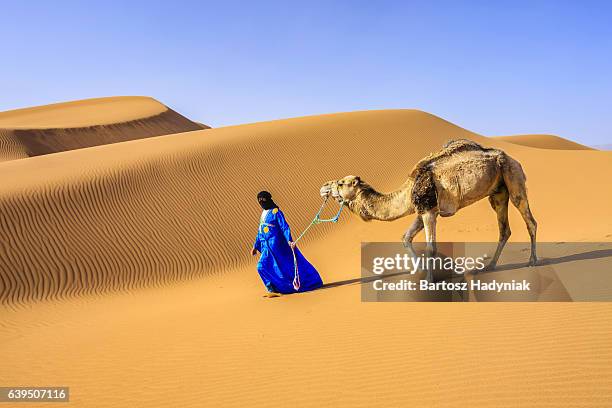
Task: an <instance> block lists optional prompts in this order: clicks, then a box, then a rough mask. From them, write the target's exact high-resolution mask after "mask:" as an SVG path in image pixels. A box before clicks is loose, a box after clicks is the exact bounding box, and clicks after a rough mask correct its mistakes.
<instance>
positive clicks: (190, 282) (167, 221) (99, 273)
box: [0, 110, 612, 407]
mask: <svg viewBox="0 0 612 408" xmlns="http://www.w3.org/2000/svg"><path fill="white" fill-rule="evenodd" d="M204 136H206V137H204ZM460 137H465V138H470V139H472V140H475V141H477V142H479V143H482V144H484V145H487V146H494V147H498V148H502V149H504V150H506V151H507V152H508V153H509V154H511V155H512V156H513V157H515V158H517V159H518V160H520V162H521V163H522V165H523V167H524V169H525V172H526V173H527V176H528V188H529V195H530V201H531V205H532V210H533V212H534V215H535V217H536V219H537V220H538V222H539V239H540V240H541V241H611V240H612V235H611V231H612V221H611V219H612V218H611V217H610V216H611V215H612V214H611V212H612V210H611V209H610V206H609V205H606V204H605V203H607V202H609V200H610V199H612V186H610V184H609V182H608V181H609V180H608V178H609V172H610V165H611V164H612V162H611V161H610V158H611V157H612V156H611V154H612V153H609V152H600V151H590V150H583V151H569V150H553V149H535V148H533V147H529V146H523V145H521V144H514V143H508V142H507V141H505V140H504V139H501V138H487V137H484V136H480V135H477V134H474V133H471V132H469V131H467V130H465V129H462V128H459V127H457V126H455V125H453V124H451V123H449V122H446V121H444V120H442V119H440V118H438V117H435V116H433V115H430V114H427V113H424V112H420V111H413V110H390V111H369V112H354V113H342V114H332V115H321V116H314V117H304V118H296V119H288V120H279V121H273V122H263V123H255V124H249V125H242V126H232V127H226V128H218V129H211V130H206V131H196V132H188V133H183V134H174V135H171V136H159V137H151V138H147V139H139V140H133V141H127V142H123V143H115V144H107V145H102V146H97V147H92V148H89V149H80V150H71V151H65V152H60V153H56V154H49V155H45V156H39V157H32V158H29V159H27V160H14V161H7V162H4V163H0V186H2V187H0V231H1V232H2V240H3V242H2V246H0V251H2V256H1V257H0V300H1V302H2V306H0V308H1V310H2V311H1V313H0V345H1V346H2V349H3V351H4V352H5V355H6V357H5V364H7V366H8V367H11V370H10V371H6V370H4V371H3V372H1V373H0V382H1V383H3V384H25V383H32V384H67V385H70V386H71V387H72V389H73V395H74V398H73V403H74V405H76V406H108V407H110V406H160V407H161V406H185V407H186V406H208V405H212V404H215V405H223V406H245V405H246V406H284V405H286V404H287V401H290V402H291V404H292V405H296V406H315V405H317V406H329V405H332V406H353V407H354V406H364V407H365V406H367V407H371V406H390V405H391V406H406V405H411V406H423V407H431V406H456V404H457V403H458V402H461V403H466V404H471V405H473V406H508V407H511V406H517V405H521V406H575V405H580V406H605V405H606V404H607V402H608V401H609V400H610V398H611V397H612V393H611V391H610V388H609V381H610V376H611V374H612V372H611V369H610V367H612V347H610V341H609V335H610V327H611V323H612V320H611V318H610V316H612V314H611V313H610V312H611V311H612V310H611V308H610V306H609V305H607V304H599V305H598V304H588V303H585V304H561V305H554V304H519V305H513V304H499V305H490V304H487V305H482V304H466V305H456V304H454V305H453V304H451V305H440V304H418V303H411V304H408V303H398V304H366V303H361V302H360V300H359V299H360V298H359V285H358V284H357V283H356V281H355V278H358V277H359V268H360V267H359V263H360V254H359V248H360V243H361V242H362V241H389V240H397V239H399V237H400V236H401V234H402V233H403V231H404V230H405V229H406V228H407V226H408V225H409V223H410V221H411V219H406V220H400V221H396V222H393V223H376V222H371V223H364V222H362V221H360V220H358V219H357V218H356V217H355V216H352V215H349V214H345V215H343V217H342V219H341V222H340V223H339V224H337V225H334V226H330V225H324V226H317V227H316V228H314V229H313V230H312V233H311V234H310V235H308V236H306V238H305V239H304V241H303V242H302V243H301V244H300V245H301V247H302V248H303V251H304V252H305V254H306V255H307V256H308V258H309V259H310V260H311V261H312V262H313V263H314V264H315V265H316V266H317V268H318V269H319V271H320V272H321V274H322V276H323V279H324V280H325V281H326V282H340V284H338V285H337V286H335V287H330V288H328V289H323V290H319V291H315V292H312V293H307V294H304V295H298V296H287V297H283V298H280V299H274V300H272V301H265V300H263V299H261V298H260V297H259V295H260V294H261V291H262V289H263V287H262V285H261V283H260V281H259V280H258V279H259V278H258V276H257V275H256V273H255V270H254V265H255V259H254V258H251V257H249V256H248V251H249V249H250V247H251V245H252V240H253V239H254V233H255V231H256V228H257V223H258V217H259V210H258V207H257V203H256V201H255V198H254V197H255V195H256V193H257V191H259V190H261V189H268V190H270V191H271V192H272V193H273V195H274V196H275V201H276V202H277V203H279V205H281V207H282V208H283V210H284V211H285V213H286V214H287V217H288V220H289V222H290V224H291V225H292V228H293V230H294V232H299V231H301V230H302V228H303V227H305V226H306V225H307V223H308V222H309V221H310V218H311V217H312V215H313V213H314V212H315V211H316V209H317V208H318V206H319V205H320V198H319V197H318V190H319V187H320V185H321V183H322V182H323V181H325V180H329V179H332V178H337V177H339V176H343V175H346V174H357V175H360V176H361V177H362V178H363V179H364V180H366V181H368V182H369V183H371V184H372V185H373V186H375V187H377V188H379V189H380V190H382V191H389V190H392V189H394V188H395V187H396V186H399V185H400V184H401V183H402V182H403V181H404V180H405V178H406V177H407V176H408V174H409V172H410V169H411V167H412V165H413V164H414V163H415V162H416V161H417V160H418V159H420V158H421V157H423V156H424V155H426V154H427V153H429V152H431V151H433V150H436V149H438V148H439V147H440V146H441V145H442V144H443V143H444V142H446V141H447V140H448V139H450V138H460ZM557 162H563V163H564V166H559V167H556V168H555V169H554V172H553V171H551V169H550V163H557ZM585 174H587V175H588V177H585ZM593 203H601V204H602V205H595V206H593ZM585 206H586V208H588V209H589V210H588V211H585ZM594 207H595V208H596V210H595V211H593V208H594ZM332 210H333V209H332V208H330V210H329V211H332ZM510 222H511V226H512V230H513V235H512V238H511V239H512V240H517V241H521V240H525V239H526V238H527V234H526V231H525V228H524V225H523V223H522V220H521V219H520V216H519V215H518V213H517V211H516V210H514V209H512V210H511V219H510ZM438 235H439V237H438V238H439V240H441V241H453V240H470V241H484V240H496V239H497V235H498V231H497V222H496V218H495V215H494V212H493V211H492V210H491V208H490V207H489V204H488V203H487V202H486V200H485V201H481V202H479V203H477V204H475V205H473V206H471V207H468V208H466V209H464V210H462V211H461V212H460V213H459V214H458V215H456V216H455V217H452V218H449V219H444V220H442V221H441V222H440V225H439V230H438ZM143 287H148V289H146V290H145V289H142V290H141V289H139V288H143ZM137 289H138V290H137ZM33 366H35V367H37V368H36V370H33V369H32V367H33ZM92 372H95V376H92V375H91V373H92ZM293 381H296V382H299V383H300V384H302V386H301V387H300V389H295V388H294V383H293ZM279 384H280V385H279ZM279 387H280V388H281V389H282V388H283V387H285V388H286V393H287V395H286V396H279V395H278V390H279ZM121 390H123V391H122V392H120V391H121ZM126 390H128V391H126ZM517 403H518V404H517Z"/></svg>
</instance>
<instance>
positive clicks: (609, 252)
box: [317, 249, 612, 290]
mask: <svg viewBox="0 0 612 408" xmlns="http://www.w3.org/2000/svg"><path fill="white" fill-rule="evenodd" d="M598 258H612V249H599V250H596V251H589V252H582V253H578V254H572V255H564V256H560V257H557V258H542V259H540V260H538V263H537V265H536V267H538V266H544V265H556V264H561V263H565V262H572V261H584V260H588V259H598ZM527 267H528V266H527V264H526V263H525V262H522V263H512V264H506V265H497V267H496V268H495V269H494V270H492V271H483V272H480V273H479V275H480V274H483V275H484V274H488V273H496V272H503V271H509V270H514V269H521V268H527ZM400 275H410V272H397V273H392V274H386V275H376V276H368V277H362V278H354V279H347V280H342V281H337V282H329V283H326V284H324V285H323V286H321V287H320V288H318V289H317V290H322V289H331V288H337V287H339V286H346V285H363V284H364V283H369V282H373V281H375V280H377V279H385V278H391V277H393V276H400Z"/></svg>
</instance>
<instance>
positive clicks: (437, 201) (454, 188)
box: [320, 139, 537, 269]
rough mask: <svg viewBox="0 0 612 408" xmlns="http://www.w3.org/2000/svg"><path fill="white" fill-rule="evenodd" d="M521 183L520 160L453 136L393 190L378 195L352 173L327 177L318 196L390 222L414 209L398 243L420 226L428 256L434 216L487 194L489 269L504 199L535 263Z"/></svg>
mask: <svg viewBox="0 0 612 408" xmlns="http://www.w3.org/2000/svg"><path fill="white" fill-rule="evenodd" d="M525 181H526V176H525V173H524V172H523V169H522V167H521V165H520V163H519V162H518V161H516V160H515V159H513V158H512V157H510V156H509V155H508V154H506V153H505V152H503V151H502V150H498V149H492V148H485V147H483V146H481V145H479V144H478V143H476V142H473V141H470V140H466V139H458V140H451V141H449V142H448V143H446V144H445V145H444V146H443V148H442V149H441V150H440V151H438V152H435V153H432V154H430V155H429V156H427V157H425V158H424V159H422V160H420V161H419V162H418V163H417V164H416V165H415V166H414V168H413V170H412V172H411V173H410V175H409V177H408V179H407V180H406V181H405V182H404V184H402V186H401V187H400V188H399V189H397V190H396V191H394V192H391V193H388V194H385V193H380V192H378V191H376V190H375V189H374V188H372V187H371V186H370V185H369V184H367V183H365V182H364V181H362V180H361V178H360V177H358V176H346V177H343V178H341V179H339V180H332V181H328V182H327V183H325V184H324V185H323V186H322V187H321V191H320V192H321V195H322V196H324V197H328V196H329V195H330V194H331V196H332V197H334V198H335V199H336V200H337V201H338V202H339V203H341V204H342V205H345V206H347V207H348V208H349V209H350V211H351V212H353V213H354V214H357V215H358V216H359V217H360V218H361V219H362V220H364V221H370V220H380V221H394V220H397V219H399V218H402V217H405V216H407V215H411V214H414V213H417V217H416V219H415V220H414V222H413V223H412V225H411V226H410V228H408V230H407V231H406V233H405V234H404V236H403V242H404V245H405V246H406V247H407V248H412V241H413V239H414V237H415V236H416V235H417V234H418V233H419V232H420V231H421V230H423V229H425V239H426V242H427V253H428V254H435V252H436V220H437V217H438V215H439V216H441V217H450V216H451V215H454V214H455V213H456V212H457V211H459V210H460V209H461V208H463V207H467V206H468V205H470V204H473V203H475V202H476V201H479V200H481V199H482V198H484V197H488V198H489V202H490V204H491V207H493V210H494V211H495V213H496V214H497V222H498V226H499V242H498V244H497V249H496V251H495V255H494V256H493V258H492V259H491V262H490V263H489V265H488V267H487V269H494V268H495V267H496V265H497V261H498V259H499V256H500V255H501V252H502V250H503V249H504V246H505V245H506V242H507V241H508V238H510V234H511V232H510V225H509V223H508V201H512V204H513V205H514V206H515V207H516V208H517V209H518V210H519V212H520V213H521V215H522V217H523V219H524V220H525V224H526V225H527V231H528V232H529V237H530V239H531V257H530V258H529V265H530V266H533V265H535V264H536V262H537V256H536V230H537V222H536V220H535V219H534V217H533V215H532V214H531V210H530V209H529V202H528V200H527V188H526V186H525Z"/></svg>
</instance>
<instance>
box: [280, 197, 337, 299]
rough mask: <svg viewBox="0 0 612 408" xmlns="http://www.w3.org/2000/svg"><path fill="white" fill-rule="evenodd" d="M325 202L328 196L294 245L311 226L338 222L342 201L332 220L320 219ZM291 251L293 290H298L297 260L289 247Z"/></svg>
mask: <svg viewBox="0 0 612 408" xmlns="http://www.w3.org/2000/svg"><path fill="white" fill-rule="evenodd" d="M327 200H329V195H328V196H326V197H325V198H324V199H323V204H321V208H319V211H318V212H317V214H316V215H315V216H314V218H313V219H312V221H310V224H308V226H307V227H306V229H304V231H302V233H301V234H300V236H299V237H297V239H295V240H294V241H293V243H294V244H297V242H298V241H299V240H300V239H302V237H303V236H304V235H305V234H306V231H308V230H309V229H310V227H312V226H313V225H316V224H321V223H324V222H334V223H335V222H338V218H340V213H341V212H342V209H343V208H344V201H341V202H340V209H339V210H338V212H337V213H336V215H335V216H334V217H333V218H327V219H321V213H322V212H323V209H324V208H325V204H327ZM294 246H295V245H294ZM291 251H292V252H293V265H295V273H294V277H293V289H295V290H299V289H300V275H299V273H298V266H297V258H296V257H295V249H294V247H291Z"/></svg>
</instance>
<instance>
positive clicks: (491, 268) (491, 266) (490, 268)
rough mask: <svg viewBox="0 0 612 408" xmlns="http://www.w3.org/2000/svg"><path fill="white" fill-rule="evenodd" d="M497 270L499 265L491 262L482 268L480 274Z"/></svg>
mask: <svg viewBox="0 0 612 408" xmlns="http://www.w3.org/2000/svg"><path fill="white" fill-rule="evenodd" d="M495 268H497V263H493V262H491V263H490V264H488V265H487V266H485V267H484V268H482V269H481V270H480V271H479V272H491V271H494V270H495ZM474 272H477V271H474Z"/></svg>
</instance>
